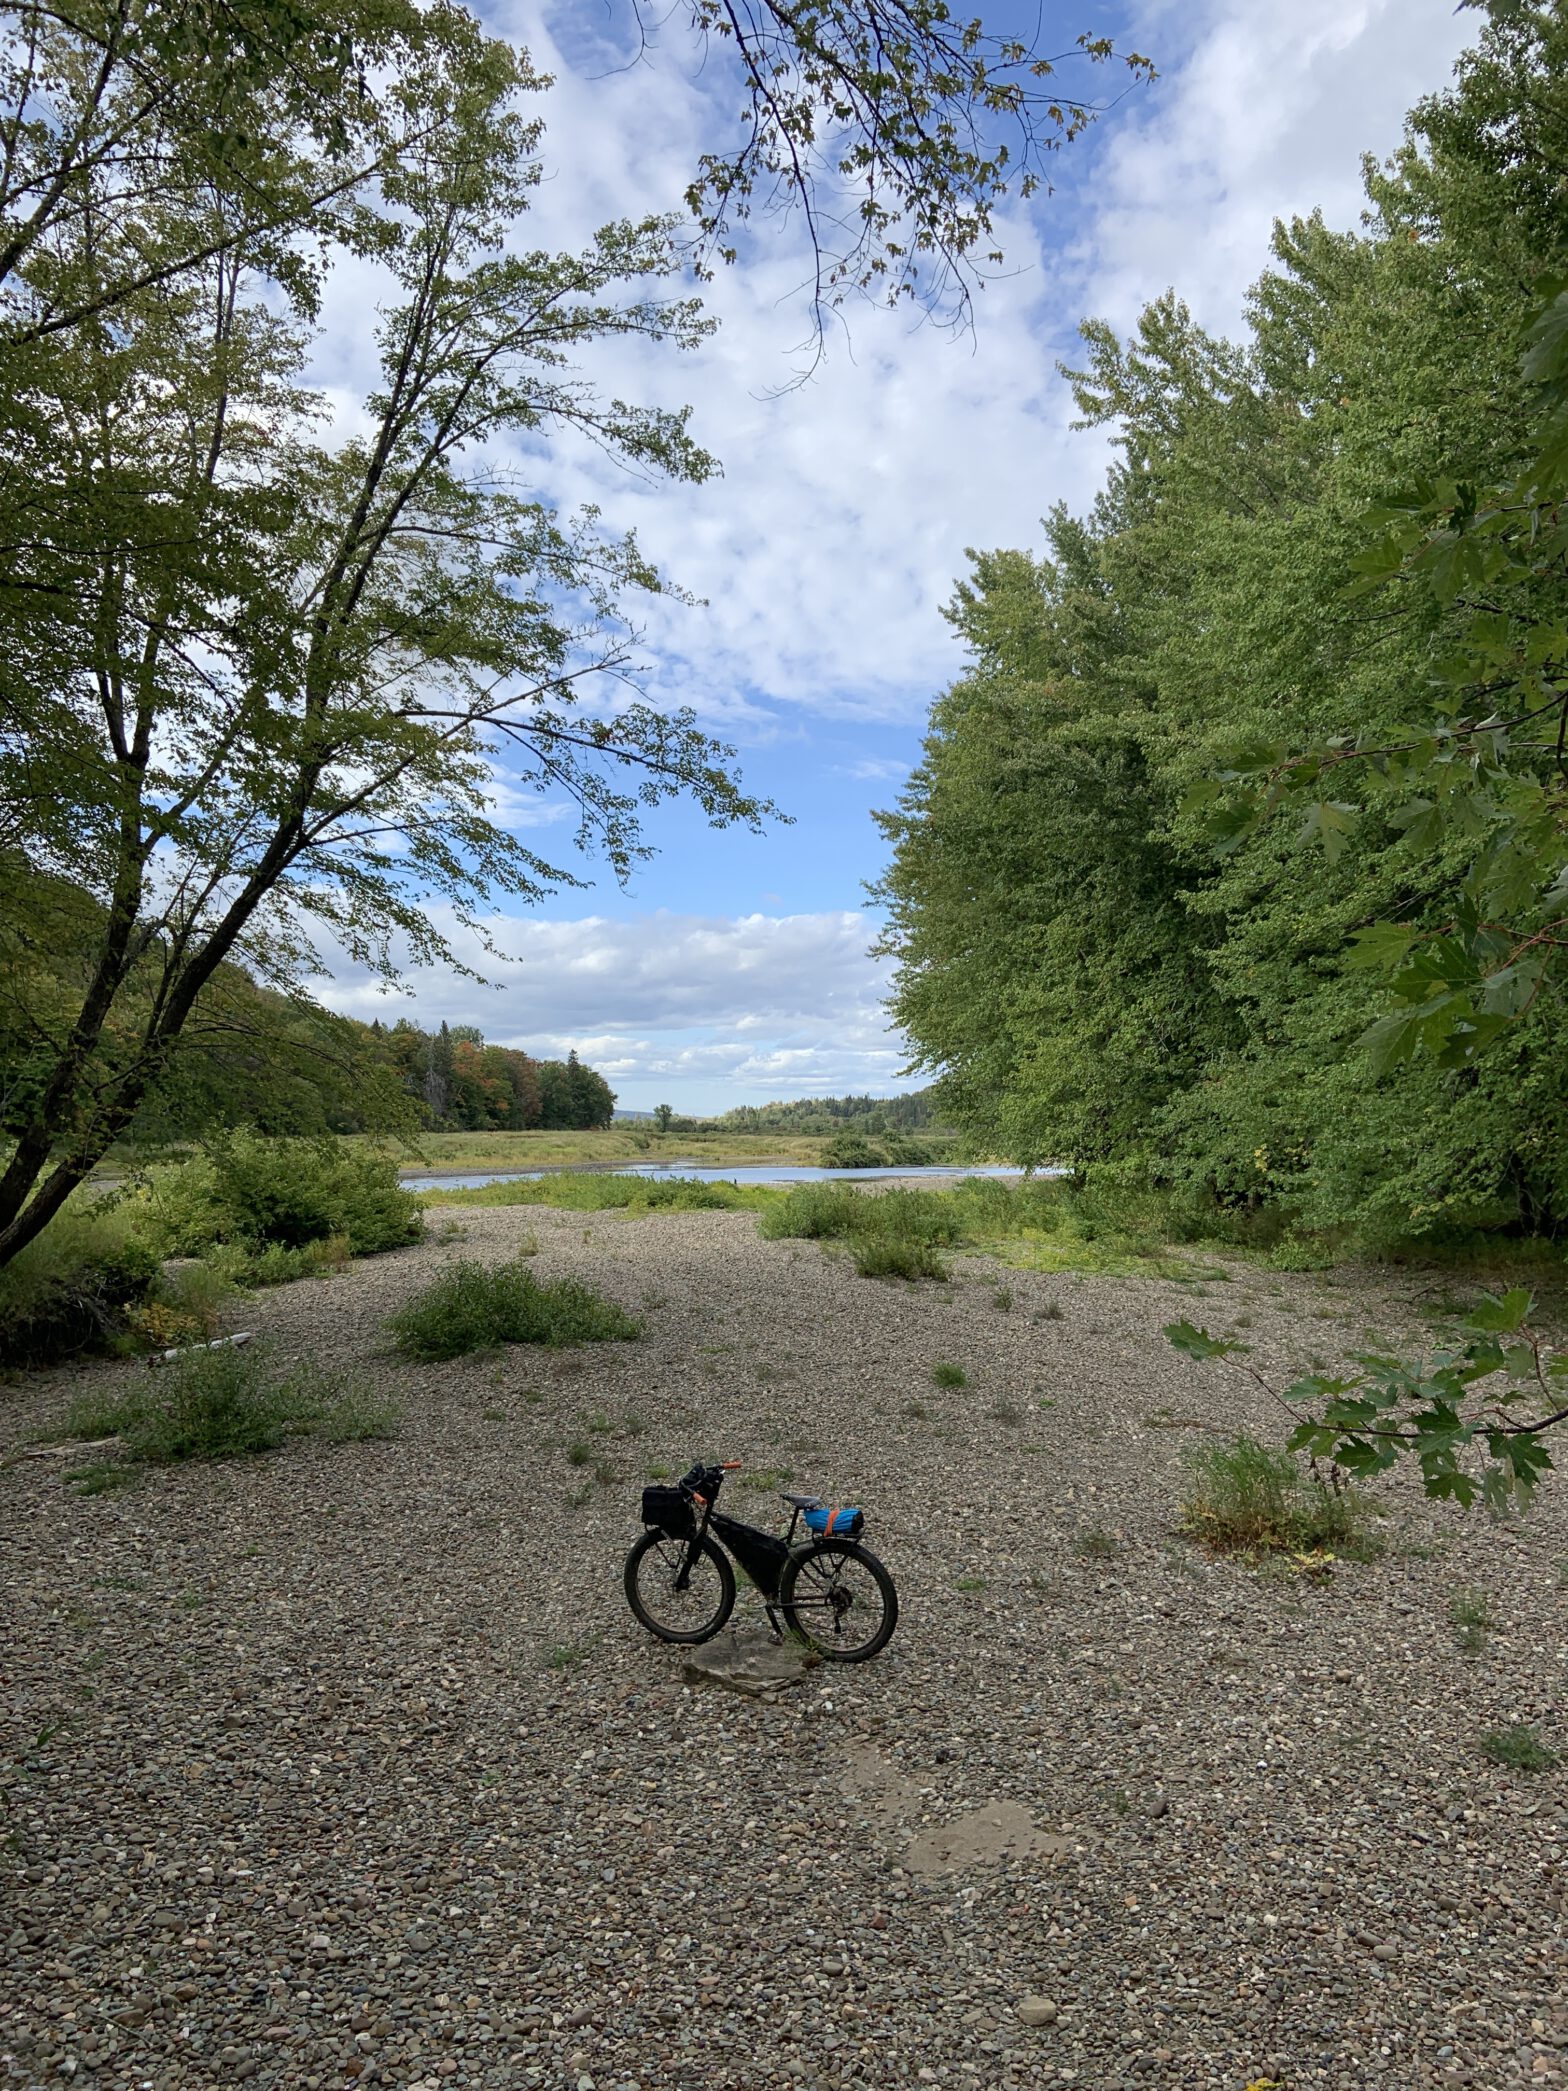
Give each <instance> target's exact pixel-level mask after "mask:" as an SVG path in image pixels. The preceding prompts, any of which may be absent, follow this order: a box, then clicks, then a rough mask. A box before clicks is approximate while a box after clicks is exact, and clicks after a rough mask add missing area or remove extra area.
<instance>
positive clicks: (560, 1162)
mask: <svg viewBox="0 0 1568 2091" xmlns="http://www.w3.org/2000/svg"><path fill="white" fill-rule="evenodd" d="M343 1144H344V1146H345V1147H348V1148H357V1147H372V1146H376V1145H377V1144H384V1143H377V1142H376V1141H374V1140H373V1139H372V1138H371V1137H370V1136H369V1135H368V1134H361V1133H354V1134H349V1135H348V1136H346V1137H345V1139H344V1141H343ZM826 1144H827V1142H826V1140H825V1139H823V1138H822V1137H821V1136H819V1135H817V1134H813V1133H657V1132H655V1131H654V1130H653V1128H652V1127H651V1126H641V1125H615V1126H610V1127H608V1128H607V1129H606V1130H605V1131H603V1132H590V1133H421V1134H420V1136H419V1139H418V1141H417V1142H416V1143H414V1144H412V1145H410V1146H409V1147H407V1148H405V1149H400V1150H399V1160H400V1162H401V1164H402V1167H403V1168H404V1170H405V1171H410V1170H412V1171H417V1170H421V1169H431V1170H442V1171H445V1170H449V1169H450V1170H454V1171H455V1170H459V1169H553V1168H570V1167H571V1166H572V1165H573V1164H574V1163H576V1164H582V1163H587V1162H660V1161H665V1162H675V1161H691V1162H701V1163H703V1164H704V1165H705V1166H708V1167H711V1168H724V1167H735V1166H739V1167H743V1168H745V1167H759V1166H766V1165H767V1164H769V1163H786V1162H794V1163H807V1164H810V1165H812V1166H815V1165H816V1163H817V1162H818V1160H819V1158H820V1156H821V1153H822V1149H823V1148H824V1147H825V1146H826Z"/></svg>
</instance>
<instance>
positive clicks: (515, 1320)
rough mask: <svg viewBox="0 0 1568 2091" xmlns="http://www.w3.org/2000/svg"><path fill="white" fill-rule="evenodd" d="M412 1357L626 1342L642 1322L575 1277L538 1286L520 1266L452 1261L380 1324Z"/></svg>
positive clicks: (452, 1355)
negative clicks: (501, 1348)
mask: <svg viewBox="0 0 1568 2091" xmlns="http://www.w3.org/2000/svg"><path fill="white" fill-rule="evenodd" d="M387 1327H388V1328H389V1329H390V1330H391V1332H392V1336H393V1339H394V1341H395V1342H396V1344H397V1347H398V1349H399V1350H400V1351H402V1352H403V1353H404V1355H405V1356H407V1357H411V1358H427V1359H439V1358H458V1357H462V1356H465V1355H466V1354H467V1353H468V1352H470V1351H476V1350H494V1349H496V1348H497V1347H498V1346H499V1345H500V1344H503V1343H543V1344H547V1345H549V1347H550V1348H551V1349H561V1348H564V1347H566V1346H568V1345H572V1344H578V1343H607V1342H630V1341H631V1340H632V1339H633V1338H634V1337H636V1336H638V1335H640V1334H641V1324H640V1323H638V1322H637V1321H635V1320H633V1318H632V1317H631V1315H629V1314H626V1313H624V1312H623V1311H622V1310H621V1308H619V1307H617V1306H616V1305H615V1304H614V1302H613V1301H611V1300H606V1299H603V1298H601V1296H600V1295H599V1294H598V1293H596V1292H594V1291H593V1290H592V1289H591V1288H590V1287H589V1286H586V1285H581V1284H579V1283H578V1282H577V1281H576V1279H573V1278H562V1279H560V1280H558V1281H557V1282H556V1283H555V1284H553V1285H552V1284H541V1282H540V1281H539V1280H538V1279H537V1278H536V1277H535V1276H534V1274H533V1272H532V1271H530V1270H525V1269H524V1268H523V1266H522V1265H521V1264H517V1263H503V1264H500V1265H496V1266H490V1265H486V1264H482V1263H471V1262H468V1261H466V1260H465V1261H463V1262H460V1263H454V1264H453V1265H452V1266H451V1267H450V1268H449V1269H448V1270H445V1271H443V1272H442V1273H441V1275H440V1277H439V1278H437V1279H436V1280H435V1281H434V1282H433V1283H432V1284H430V1285H427V1286H425V1288H424V1289H423V1291H421V1292H417V1293H415V1294H414V1296H413V1298H412V1299H410V1300H409V1301H408V1302H407V1303H406V1304H405V1305H404V1306H402V1307H400V1308H399V1309H398V1311H397V1313H395V1314H394V1315H392V1316H390V1317H389V1319H388V1321H387Z"/></svg>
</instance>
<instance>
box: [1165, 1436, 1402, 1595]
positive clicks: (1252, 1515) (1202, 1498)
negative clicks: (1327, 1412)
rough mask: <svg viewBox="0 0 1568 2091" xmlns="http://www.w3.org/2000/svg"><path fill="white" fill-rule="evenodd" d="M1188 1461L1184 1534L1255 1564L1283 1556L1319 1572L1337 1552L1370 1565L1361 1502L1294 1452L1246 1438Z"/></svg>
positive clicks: (1369, 1536)
mask: <svg viewBox="0 0 1568 2091" xmlns="http://www.w3.org/2000/svg"><path fill="white" fill-rule="evenodd" d="M1186 1459H1187V1465H1188V1467H1189V1469H1190V1471H1191V1473H1192V1477H1193V1482H1192V1488H1191V1492H1190V1493H1189V1494H1188V1496H1187V1498H1186V1500H1185V1501H1184V1503H1183V1504H1182V1517H1183V1524H1184V1529H1185V1530H1186V1531H1187V1532H1188V1533H1189V1534H1190V1535H1191V1536H1192V1537H1193V1538H1195V1539H1197V1540H1200V1541H1201V1542H1202V1543H1203V1544H1204V1545H1205V1546H1209V1547H1212V1548H1213V1549H1214V1550H1215V1551H1216V1552H1217V1553H1231V1554H1241V1555H1244V1556H1249V1557H1251V1558H1253V1559H1256V1558H1257V1557H1258V1556H1259V1555H1261V1554H1266V1553H1270V1552H1275V1551H1280V1552H1285V1553H1290V1554H1294V1555H1296V1556H1297V1557H1298V1558H1299V1559H1300V1560H1301V1562H1302V1565H1303V1566H1304V1567H1312V1568H1313V1569H1320V1568H1322V1567H1323V1566H1324V1565H1326V1563H1327V1561H1328V1560H1329V1559H1331V1558H1332V1556H1333V1555H1334V1554H1340V1555H1344V1556H1347V1557H1348V1558H1350V1559H1352V1560H1368V1559H1370V1558H1371V1557H1372V1555H1374V1554H1375V1553H1377V1552H1378V1551H1379V1542H1378V1540H1377V1539H1376V1536H1375V1535H1374V1534H1373V1533H1372V1532H1370V1531H1369V1530H1368V1520H1369V1516H1370V1508H1369V1505H1368V1504H1367V1502H1366V1499H1365V1497H1363V1496H1361V1495H1359V1494H1357V1493H1356V1491H1354V1490H1353V1489H1349V1488H1343V1487H1330V1486H1329V1485H1328V1484H1326V1483H1325V1482H1322V1481H1319V1480H1318V1479H1317V1478H1316V1476H1315V1475H1312V1474H1309V1473H1307V1472H1306V1471H1305V1470H1304V1469H1303V1468H1302V1466H1301V1464H1300V1462H1299V1461H1298V1460H1297V1459H1296V1457H1295V1455H1294V1453H1290V1452H1284V1451H1276V1450H1274V1449H1273V1448H1271V1447H1270V1446H1267V1445H1261V1444H1259V1442H1258V1441H1257V1439H1256V1438H1251V1437H1248V1436H1246V1435H1245V1434H1244V1433H1243V1434H1242V1435H1240V1436H1238V1437H1235V1438H1231V1439H1228V1440H1226V1441H1224V1442H1222V1443H1218V1444H1208V1445H1203V1446H1200V1447H1198V1448H1197V1449H1195V1450H1192V1451H1189V1452H1188V1453H1187V1455H1186Z"/></svg>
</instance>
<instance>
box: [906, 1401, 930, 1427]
mask: <svg viewBox="0 0 1568 2091" xmlns="http://www.w3.org/2000/svg"><path fill="white" fill-rule="evenodd" d="M904 1414H905V1415H906V1416H908V1417H909V1418H910V1419H911V1420H912V1421H913V1422H916V1423H924V1422H926V1421H928V1420H929V1418H930V1415H931V1410H930V1407H929V1405H928V1404H927V1403H926V1402H923V1401H906V1402H905V1403H904Z"/></svg>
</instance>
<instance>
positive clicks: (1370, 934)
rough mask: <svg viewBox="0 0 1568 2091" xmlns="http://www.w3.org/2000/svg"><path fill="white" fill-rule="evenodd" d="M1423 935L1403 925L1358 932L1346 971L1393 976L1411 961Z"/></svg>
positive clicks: (1380, 924) (1375, 926)
mask: <svg viewBox="0 0 1568 2091" xmlns="http://www.w3.org/2000/svg"><path fill="white" fill-rule="evenodd" d="M1419 935H1420V931H1419V930H1416V929H1411V928H1410V927H1408V925H1406V924H1405V923H1402V922H1374V923H1373V924H1372V925H1371V927H1370V928H1368V929H1358V930H1357V931H1356V933H1355V935H1354V936H1353V937H1352V938H1351V940H1350V949H1349V951H1348V952H1347V953H1346V955H1345V964H1346V967H1347V968H1348V969H1349V970H1350V971H1352V972H1361V971H1372V970H1374V969H1375V970H1378V971H1382V970H1384V969H1386V970H1388V971H1389V972H1392V971H1393V969H1394V968H1395V967H1396V966H1398V965H1400V964H1402V963H1403V961H1404V960H1405V958H1406V957H1408V955H1409V952H1410V947H1411V946H1412V944H1414V943H1415V941H1416V938H1417V937H1418V936H1419Z"/></svg>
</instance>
